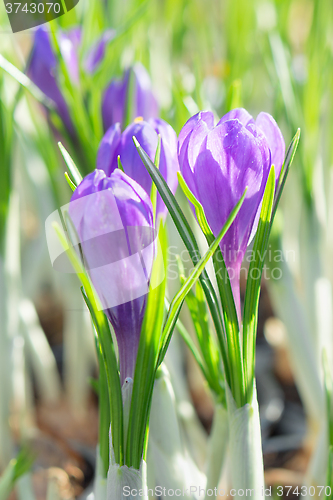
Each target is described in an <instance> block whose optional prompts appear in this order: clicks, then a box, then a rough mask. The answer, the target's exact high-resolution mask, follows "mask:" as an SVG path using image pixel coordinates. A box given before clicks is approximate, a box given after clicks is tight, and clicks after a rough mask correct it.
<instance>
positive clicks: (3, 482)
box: [0, 448, 35, 500]
mask: <svg viewBox="0 0 333 500" xmlns="http://www.w3.org/2000/svg"><path fill="white" fill-rule="evenodd" d="M34 460H35V456H34V454H33V453H32V452H31V451H30V450H29V449H28V448H23V449H22V450H21V451H20V452H19V454H18V456H17V458H15V459H13V460H11V461H10V463H9V465H8V466H7V468H6V469H5V471H4V472H3V473H2V475H1V477H0V500H7V498H8V496H9V494H10V492H11V491H12V489H13V487H14V485H15V483H16V481H17V480H18V479H20V477H22V476H24V474H26V473H27V472H29V470H30V469H31V467H32V464H33V462H34Z"/></svg>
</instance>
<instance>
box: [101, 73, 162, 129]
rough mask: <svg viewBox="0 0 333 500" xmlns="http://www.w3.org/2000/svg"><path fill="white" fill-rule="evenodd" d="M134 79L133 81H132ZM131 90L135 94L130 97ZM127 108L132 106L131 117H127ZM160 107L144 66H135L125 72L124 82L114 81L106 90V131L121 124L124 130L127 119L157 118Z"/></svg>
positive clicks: (104, 116) (103, 104) (104, 114)
mask: <svg viewBox="0 0 333 500" xmlns="http://www.w3.org/2000/svg"><path fill="white" fill-rule="evenodd" d="M132 79H133V80H132ZM130 90H131V91H132V92H133V94H132V95H129V93H130ZM127 106H132V109H131V116H129V117H128V116H127V111H128V110H127ZM157 114H158V106H157V102H156V99H155V97H154V94H153V92H152V89H151V82H150V78H149V75H148V73H147V71H146V69H145V68H144V66H142V64H139V63H137V64H135V65H134V66H133V67H132V68H129V69H127V70H126V71H125V73H124V76H123V79H122V80H113V81H112V82H111V83H110V85H109V86H108V88H107V89H106V91H105V93H104V96H103V102H102V115H103V125H104V130H105V131H107V130H108V128H109V127H111V125H114V124H115V123H120V125H121V128H122V129H123V128H124V127H125V126H126V119H127V118H128V119H129V121H132V120H134V119H135V118H136V117H138V116H141V117H142V118H143V119H144V120H148V119H149V118H155V117H156V116H157Z"/></svg>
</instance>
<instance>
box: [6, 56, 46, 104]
mask: <svg viewBox="0 0 333 500" xmlns="http://www.w3.org/2000/svg"><path fill="white" fill-rule="evenodd" d="M0 68H2V69H3V70H5V71H6V72H7V73H8V74H9V75H10V76H12V77H13V78H14V79H15V80H16V81H17V82H18V83H19V84H20V85H22V87H24V88H25V89H26V90H28V91H29V92H30V93H31V94H32V95H33V96H34V97H35V99H37V100H38V101H39V102H41V103H42V104H43V105H44V106H45V107H47V108H48V109H49V110H54V109H55V105H54V102H53V101H51V99H49V98H48V97H47V96H46V95H45V94H44V93H43V92H42V91H41V90H40V89H39V87H37V85H35V84H34V83H33V82H32V81H31V80H30V78H29V77H28V76H27V75H25V74H24V73H22V71H20V70H19V69H18V68H16V66H14V64H12V63H11V62H9V61H8V60H7V59H6V58H5V57H4V56H3V55H2V54H0Z"/></svg>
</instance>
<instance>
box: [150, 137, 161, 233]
mask: <svg viewBox="0 0 333 500" xmlns="http://www.w3.org/2000/svg"><path fill="white" fill-rule="evenodd" d="M160 159H161V134H158V136H157V148H156V153H155V160H154V164H155V166H156V168H160ZM150 199H151V204H152V205H153V220H154V224H155V226H156V225H157V224H156V207H157V189H156V186H155V184H154V183H153V182H152V184H151V191H150Z"/></svg>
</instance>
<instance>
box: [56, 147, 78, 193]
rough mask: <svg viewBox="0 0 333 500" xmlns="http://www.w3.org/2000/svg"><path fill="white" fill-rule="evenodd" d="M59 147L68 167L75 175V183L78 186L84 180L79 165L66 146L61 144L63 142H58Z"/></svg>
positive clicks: (73, 175)
mask: <svg viewBox="0 0 333 500" xmlns="http://www.w3.org/2000/svg"><path fill="white" fill-rule="evenodd" d="M58 146H59V149H60V151H61V154H62V156H63V158H64V160H65V162H66V165H67V167H68V168H69V171H70V173H71V175H72V177H73V180H74V182H73V183H74V184H76V186H78V185H79V184H80V182H81V181H82V175H81V174H80V172H79V170H78V168H77V166H76V165H75V163H74V161H73V159H72V157H71V155H70V154H69V153H68V151H67V150H66V148H64V146H63V145H62V144H61V142H58Z"/></svg>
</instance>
